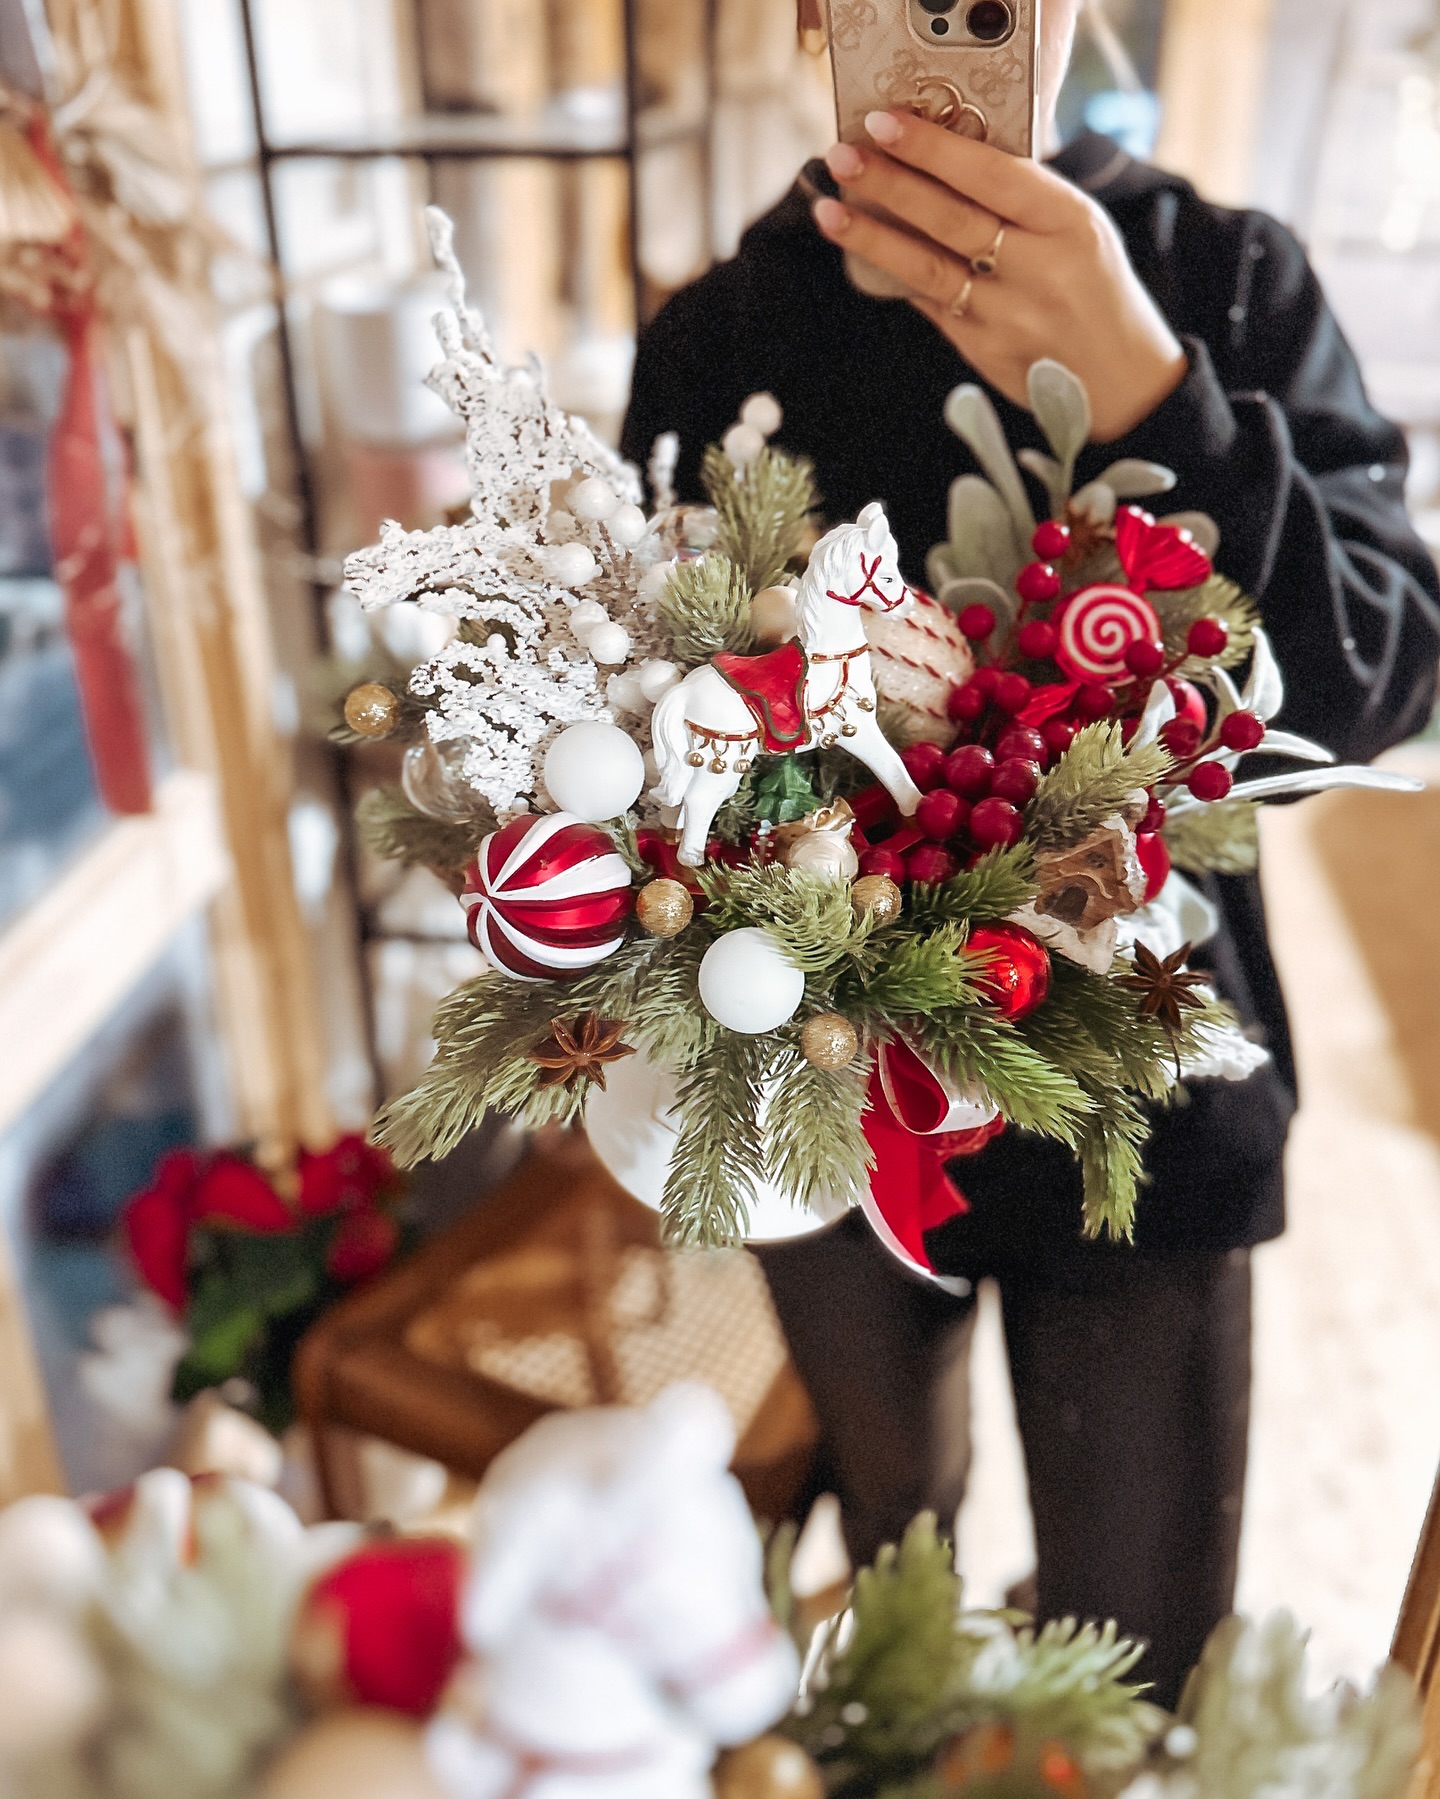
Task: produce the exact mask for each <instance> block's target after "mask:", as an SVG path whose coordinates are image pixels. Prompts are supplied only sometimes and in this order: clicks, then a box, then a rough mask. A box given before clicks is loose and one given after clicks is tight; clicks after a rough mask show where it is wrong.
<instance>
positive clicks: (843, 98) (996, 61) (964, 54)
mask: <svg viewBox="0 0 1440 1799" xmlns="http://www.w3.org/2000/svg"><path fill="white" fill-rule="evenodd" d="M1040 5H1041V0H827V9H828V13H829V18H828V29H829V38H830V66H831V69H832V71H833V74H834V80H835V116H836V123H837V130H838V135H839V138H840V140H841V142H842V143H862V142H865V141H866V132H865V115H866V113H867V112H874V111H877V110H881V111H883V110H886V109H889V108H894V107H907V108H908V109H909V110H910V111H911V112H915V113H918V114H920V116H921V117H922V118H927V119H931V120H933V121H934V122H935V123H936V124H937V125H944V126H945V127H946V128H947V129H948V130H951V131H955V132H958V133H959V134H960V135H961V136H962V137H972V138H977V139H979V140H980V141H982V142H984V143H987V144H993V145H994V146H995V147H996V149H998V150H1005V151H1007V152H1008V153H1009V154H1010V155H1012V156H1033V155H1034V153H1035V139H1036V132H1037V119H1036V108H1037V104H1038V92H1039V84H1038V81H1037V78H1036V77H1037V64H1038V60H1039V51H1040V30H1039V14H1040ZM846 267H847V269H848V271H849V274H850V279H851V280H852V281H853V282H854V283H855V285H856V286H857V287H858V288H860V289H861V291H862V292H863V293H867V294H873V295H875V296H876V297H877V298H898V297H901V296H903V294H904V293H905V291H906V290H905V289H904V288H903V287H901V286H900V284H899V283H898V282H896V281H895V280H894V278H893V277H892V276H889V275H887V274H885V273H883V272H882V271H881V270H879V269H876V268H872V267H871V265H870V264H869V263H866V262H862V261H861V260H860V258H859V257H855V256H847V258H846Z"/></svg>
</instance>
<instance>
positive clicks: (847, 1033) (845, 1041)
mask: <svg viewBox="0 0 1440 1799" xmlns="http://www.w3.org/2000/svg"><path fill="white" fill-rule="evenodd" d="M859 1047H860V1039H859V1037H858V1036H857V1035H856V1033H855V1027H854V1025H853V1024H851V1022H850V1020H849V1019H848V1018H842V1017H841V1016H840V1014H839V1013H838V1012H817V1013H816V1014H815V1016H814V1017H813V1018H807V1019H806V1020H805V1024H804V1027H803V1029H802V1030H801V1032H800V1054H801V1055H802V1056H804V1058H805V1060H806V1061H807V1062H809V1063H810V1064H811V1065H812V1066H813V1067H815V1068H847V1067H848V1066H849V1065H850V1063H851V1062H853V1061H854V1060H855V1052H856V1050H857V1049H859Z"/></svg>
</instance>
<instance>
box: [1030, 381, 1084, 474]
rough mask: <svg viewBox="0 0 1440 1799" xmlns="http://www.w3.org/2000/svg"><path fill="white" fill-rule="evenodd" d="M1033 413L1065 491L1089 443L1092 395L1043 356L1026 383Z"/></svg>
mask: <svg viewBox="0 0 1440 1799" xmlns="http://www.w3.org/2000/svg"><path fill="white" fill-rule="evenodd" d="M1025 386H1026V390H1027V392H1028V393H1029V396H1030V410H1031V411H1032V412H1033V413H1034V414H1035V418H1036V421H1037V423H1038V424H1039V426H1040V429H1041V430H1042V431H1043V432H1044V433H1045V436H1046V437H1047V438H1048V439H1049V443H1050V448H1051V449H1052V450H1053V451H1054V452H1055V460H1056V461H1057V462H1058V463H1059V464H1060V467H1061V468H1062V469H1063V470H1064V476H1065V492H1066V493H1067V494H1068V493H1069V491H1070V483H1071V480H1072V479H1073V478H1074V474H1075V459H1076V457H1077V456H1079V454H1080V452H1081V451H1082V450H1083V449H1084V448H1085V445H1086V444H1087V443H1088V442H1089V441H1090V396H1089V394H1087V393H1086V391H1085V383H1084V382H1083V381H1082V380H1081V379H1080V377H1079V376H1078V375H1073V374H1072V373H1071V372H1070V370H1069V369H1067V368H1066V367H1065V365H1064V363H1063V362H1055V361H1053V360H1052V359H1051V358H1050V357H1048V356H1042V357H1041V359H1040V360H1039V362H1036V363H1032V364H1031V367H1030V373H1029V375H1028V376H1027V377H1026V381H1025Z"/></svg>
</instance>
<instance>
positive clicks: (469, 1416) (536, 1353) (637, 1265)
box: [293, 1140, 817, 1520]
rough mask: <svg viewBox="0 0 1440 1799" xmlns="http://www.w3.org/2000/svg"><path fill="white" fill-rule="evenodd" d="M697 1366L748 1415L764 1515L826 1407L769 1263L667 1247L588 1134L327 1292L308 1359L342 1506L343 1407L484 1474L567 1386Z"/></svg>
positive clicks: (586, 1400)
mask: <svg viewBox="0 0 1440 1799" xmlns="http://www.w3.org/2000/svg"><path fill="white" fill-rule="evenodd" d="M687 1377H696V1378H702V1379H708V1380H709V1381H710V1384H712V1385H714V1386H716V1387H717V1388H718V1389H719V1390H720V1391H721V1392H722V1395H723V1396H724V1397H725V1399H726V1401H727V1403H728V1404H729V1405H730V1409H731V1412H732V1414H734V1415H736V1424H737V1431H738V1434H739V1442H738V1445H737V1448H736V1452H735V1460H734V1464H733V1466H734V1470H735V1473H736V1475H737V1477H738V1478H739V1480H740V1482H741V1484H742V1485H743V1487H744V1488H745V1494H746V1497H747V1498H748V1500H749V1501H750V1504H751V1506H752V1508H753V1509H754V1511H755V1512H756V1515H757V1516H759V1517H762V1518H769V1519H772V1520H775V1519H780V1518H782V1517H785V1516H787V1515H788V1514H789V1512H790V1511H791V1509H792V1507H793V1506H794V1505H795V1504H796V1502H797V1500H798V1499H799V1497H800V1495H801V1493H802V1490H803V1488H804V1485H805V1482H806V1478H807V1476H808V1474H809V1470H810V1466H811V1462H812V1460H813V1456H814V1449H815V1442H816V1437H817V1427H816V1422H815V1417H814V1413H813V1412H812V1410H811V1407H810V1402H809V1399H808V1397H807V1396H806V1393H805V1390H804V1388H803V1387H802V1386H801V1385H800V1381H799V1377H798V1376H797V1375H796V1373H795V1370H794V1368H793V1367H792V1365H791V1363H790V1360H789V1357H788V1355H787V1354H786V1353H785V1349H784V1341H783V1338H782V1337H781V1336H780V1327H779V1323H778V1321H777V1320H776V1318H775V1315H774V1311H773V1309H772V1308H771V1306H770V1301H769V1295H768V1291H767V1290H766V1289H765V1287H764V1277H763V1275H762V1274H761V1272H760V1269H759V1266H758V1264H757V1263H756V1262H755V1260H754V1258H753V1257H750V1256H748V1255H745V1253H744V1252H743V1251H737V1252H732V1253H731V1254H729V1255H726V1256H709V1255H696V1254H690V1253H686V1252H669V1251H666V1250H663V1249H662V1248H661V1247H660V1238H659V1229H658V1220H657V1219H656V1217H655V1214H654V1213H653V1212H651V1211H649V1210H648V1209H647V1208H646V1207H644V1206H642V1205H641V1204H640V1203H639V1202H638V1201H637V1200H635V1199H632V1198H631V1196H630V1195H629V1194H628V1193H626V1192H624V1190H623V1189H622V1188H620V1187H619V1186H617V1185H616V1183H615V1182H614V1181H613V1180H612V1179H611V1178H610V1176H609V1175H608V1174H607V1173H606V1172H605V1171H604V1169H603V1168H602V1167H601V1166H600V1164H599V1163H598V1162H597V1161H596V1160H595V1158H594V1157H593V1155H591V1153H590V1151H589V1149H588V1146H584V1145H583V1140H582V1141H581V1142H580V1143H577V1144H576V1145H575V1146H574V1147H571V1146H569V1145H568V1144H567V1145H566V1146H565V1147H564V1148H561V1149H556V1148H548V1147H547V1148H546V1149H545V1150H536V1151H534V1152H532V1153H531V1154H530V1155H529V1156H528V1157H527V1158H526V1160H525V1161H524V1162H522V1163H521V1164H520V1166H519V1167H518V1168H517V1169H516V1170H515V1172H514V1173H513V1174H512V1175H511V1176H510V1177H509V1178H508V1179H507V1180H506V1181H505V1182H504V1183H503V1184H502V1185H501V1186H500V1187H499V1188H497V1189H496V1191H495V1192H494V1193H493V1194H492V1195H491V1196H490V1197H489V1198H487V1199H485V1200H483V1201H482V1202H481V1203H480V1204H479V1205H477V1207H476V1208H475V1210H474V1211H473V1212H471V1213H469V1214H467V1216H466V1217H464V1218H463V1219H461V1220H460V1222H459V1223H458V1224H455V1225H453V1226H452V1227H451V1228H450V1229H448V1230H446V1231H444V1232H442V1234H441V1235H440V1236H438V1237H436V1238H434V1239H433V1240H432V1241H431V1242H429V1243H427V1244H426V1245H425V1246H424V1247H423V1248H421V1249H420V1250H419V1251H418V1252H417V1253H416V1254H415V1255H413V1256H411V1257H409V1258H408V1259H407V1260H406V1261H405V1262H403V1263H402V1264H401V1265H400V1266H399V1267H398V1268H396V1269H395V1270H394V1272H393V1273H391V1274H389V1275H386V1276H385V1277H384V1278H382V1279H380V1280H377V1281H375V1282H374V1283H373V1284H371V1285H370V1286H367V1287H364V1288H362V1289H360V1290H359V1291H357V1292H355V1293H353V1294H351V1295H349V1296H348V1297H347V1298H346V1299H344V1300H342V1301H341V1302H340V1303H339V1304H338V1305H337V1306H335V1307H334V1308H333V1309H332V1310H331V1311H329V1312H327V1313H326V1315H325V1316H324V1317H323V1318H322V1319H321V1320H320V1321H319V1323H318V1324H316V1325H315V1326H314V1327H313V1329H311V1330H310V1331H309V1332H308V1333H307V1335H306V1336H305V1338H304V1339H303V1340H302V1342H301V1344H300V1347H299V1349H298V1351H297V1352H296V1357H295V1363H294V1374H293V1378H294V1384H295V1398H296V1405H297V1408H298V1410H299V1412H300V1415H301V1417H302V1418H303V1419H304V1420H305V1422H306V1423H307V1424H308V1426H309V1428H310V1430H311V1433H312V1437H313V1441H314V1445H315V1459H316V1465H317V1469H318V1472H319V1477H320V1485H321V1494H322V1498H323V1500H324V1503H325V1506H326V1509H327V1512H328V1513H329V1514H330V1515H331V1516H334V1515H335V1514H336V1510H337V1507H336V1494H337V1489H338V1487H339V1480H338V1477H337V1476H338V1470H337V1467H336V1464H335V1461H334V1457H333V1445H332V1444H331V1443H329V1442H328V1441H327V1438H328V1434H329V1431H330V1429H331V1428H332V1427H336V1426H339V1427H345V1428H348V1429H350V1430H355V1431H363V1432H366V1433H368V1434H370V1435H372V1436H376V1437H381V1438H384V1439H385V1440H386V1441H388V1442H391V1443H394V1444H397V1445H399V1446H400V1447H401V1448H402V1449H407V1450H410V1451H411V1452H412V1453H414V1454H417V1455H423V1456H428V1457H431V1458H432V1459H433V1460H435V1461H438V1462H441V1463H443V1464H444V1465H445V1466H446V1467H447V1468H450V1469H452V1470H453V1471H454V1472H455V1473H457V1474H460V1475H466V1476H470V1477H471V1478H477V1479H478V1478H479V1476H480V1475H482V1474H483V1473H484V1472H485V1469H486V1468H487V1467H488V1466H489V1464H490V1463H491V1461H493V1460H494V1458H495V1457H496V1456H497V1455H498V1454H499V1453H500V1451H501V1450H502V1449H504V1448H505V1447H506V1446H507V1445H508V1444H510V1443H512V1442H513V1441H514V1440H515V1438H516V1437H518V1436H520V1435H521V1433H522V1432H523V1431H525V1430H526V1429H528V1428H529V1426H530V1425H531V1424H533V1423H534V1422H535V1420H536V1419H537V1418H540V1417H543V1416H544V1414H545V1413H546V1412H547V1411H551V1410H554V1409H556V1408H557V1406H563V1405H567V1404H568V1405H576V1404H601V1405H603V1404H615V1403H644V1401H645V1400H646V1399H648V1398H650V1397H652V1396H653V1394H654V1393H655V1392H657V1391H658V1390H659V1389H660V1388H661V1387H662V1386H665V1385H667V1384H668V1383H669V1381H671V1380H674V1379H682V1378H687Z"/></svg>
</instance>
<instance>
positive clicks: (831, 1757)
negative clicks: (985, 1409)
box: [785, 1512, 980, 1794]
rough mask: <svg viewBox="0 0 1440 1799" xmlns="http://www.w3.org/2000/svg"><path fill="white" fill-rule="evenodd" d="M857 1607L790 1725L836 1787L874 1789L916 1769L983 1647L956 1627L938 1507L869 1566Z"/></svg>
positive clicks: (836, 1631) (834, 1631)
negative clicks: (805, 1707) (810, 1697)
mask: <svg viewBox="0 0 1440 1799" xmlns="http://www.w3.org/2000/svg"><path fill="white" fill-rule="evenodd" d="M851 1608H852V1609H851V1613H850V1619H849V1634H848V1637H846V1636H844V1635H842V1628H841V1627H842V1623H843V1622H844V1621H843V1620H841V1619H836V1620H835V1621H834V1622H833V1623H832V1624H831V1625H830V1626H829V1627H828V1634H827V1637H826V1640H825V1643H824V1645H823V1647H822V1649H821V1651H820V1660H819V1665H818V1667H817V1669H816V1671H815V1674H814V1676H813V1678H812V1681H811V1691H812V1692H813V1694H814V1704H813V1706H812V1708H811V1709H810V1710H809V1711H808V1712H807V1713H805V1714H804V1715H803V1716H795V1715H792V1716H791V1718H790V1719H789V1721H788V1722H787V1724H786V1725H785V1730H786V1734H787V1735H789V1736H791V1737H793V1738H794V1739H795V1741H797V1742H798V1743H800V1744H801V1746H802V1747H803V1748H805V1749H807V1750H808V1751H809V1752H810V1753H811V1754H812V1755H813V1756H815V1757H816V1759H817V1760H818V1761H819V1762H820V1763H821V1765H822V1767H823V1769H824V1772H825V1783H826V1787H827V1789H828V1790H829V1791H830V1792H831V1793H832V1794H833V1793H843V1792H846V1791H855V1792H856V1793H859V1792H862V1791H874V1790H875V1786H876V1785H878V1784H879V1783H880V1782H882V1781H883V1779H884V1778H885V1777H886V1776H887V1775H889V1776H890V1777H891V1778H895V1777H903V1776H904V1775H905V1774H906V1773H909V1772H911V1771H914V1770H916V1769H917V1768H918V1767H919V1765H920V1764H921V1763H922V1762H923V1759H924V1758H925V1757H927V1756H928V1755H930V1754H931V1753H932V1752H933V1751H934V1749H935V1748H936V1747H937V1746H938V1744H939V1743H940V1742H942V1741H943V1740H944V1737H945V1734H946V1732H947V1731H948V1729H949V1727H950V1720H951V1709H952V1707H953V1705H954V1702H955V1700H956V1699H957V1698H958V1696H959V1695H960V1693H961V1692H962V1691H963V1688H964V1683H965V1679H966V1676H967V1674H968V1672H969V1670H970V1668H971V1666H972V1665H973V1663H974V1661H975V1659H976V1656H977V1654H978V1653H979V1648H980V1645H979V1643H978V1642H977V1641H976V1640H975V1639H974V1638H971V1637H968V1636H966V1635H964V1634H962V1633H961V1632H960V1631H959V1630H958V1629H957V1625H958V1622H959V1609H960V1581H959V1577H958V1576H957V1575H956V1573H955V1568H954V1556H953V1553H952V1551H951V1549H950V1546H949V1544H947V1543H945V1542H944V1541H943V1540H942V1539H941V1538H940V1536H939V1535H938V1533H937V1531H936V1528H935V1518H934V1515H933V1513H929V1512H922V1513H921V1514H920V1516H919V1517H918V1518H916V1520H915V1522H914V1523H913V1524H912V1525H911V1526H910V1528H909V1529H908V1530H907V1531H906V1533H905V1537H904V1541H903V1542H902V1543H901V1544H900V1546H899V1548H898V1549H897V1548H895V1546H894V1545H893V1544H892V1545H888V1546H887V1547H886V1548H884V1549H882V1550H881V1551H880V1554H879V1555H878V1556H877V1557H876V1559H875V1565H874V1567H872V1568H865V1569H862V1570H861V1572H860V1573H859V1574H858V1575H857V1576H856V1580H855V1591H854V1595H853V1598H852V1601H851ZM862 1781H863V1783H864V1784H863V1785H862V1784H861V1782H862Z"/></svg>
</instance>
